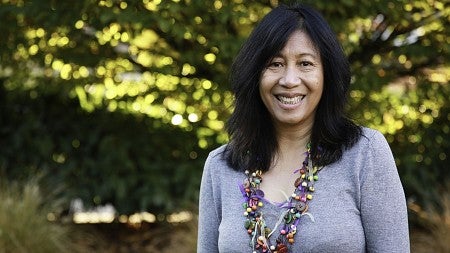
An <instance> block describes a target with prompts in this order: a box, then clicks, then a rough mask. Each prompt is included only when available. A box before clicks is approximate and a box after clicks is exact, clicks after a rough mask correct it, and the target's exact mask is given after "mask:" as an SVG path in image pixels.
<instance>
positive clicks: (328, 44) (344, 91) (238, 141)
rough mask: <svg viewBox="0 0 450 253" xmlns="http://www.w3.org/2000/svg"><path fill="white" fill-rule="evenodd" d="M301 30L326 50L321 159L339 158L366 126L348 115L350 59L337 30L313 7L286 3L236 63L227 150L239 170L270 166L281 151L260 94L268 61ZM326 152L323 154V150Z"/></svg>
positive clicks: (316, 127)
mask: <svg viewBox="0 0 450 253" xmlns="http://www.w3.org/2000/svg"><path fill="white" fill-rule="evenodd" d="M297 30H301V31H304V32H306V33H307V34H308V35H309V37H310V38H311V40H312V41H313V43H314V44H315V46H316V47H317V48H318V49H319V51H320V57H321V60H322V65H323V71H324V88H323V93H322V97H321V99H320V102H319V104H318V107H317V110H316V115H315V120H314V124H313V128H312V132H311V144H312V146H311V152H312V156H313V158H314V162H315V164H317V165H321V166H323V165H327V164H331V163H333V162H336V161H338V160H339V159H340V158H341V157H342V153H343V151H344V149H346V148H350V147H351V146H353V144H354V143H356V141H357V140H358V139H359V138H360V136H361V133H362V130H361V128H360V127H359V126H357V125H356V124H354V123H353V122H352V121H351V120H350V119H349V118H347V117H346V115H345V107H346V105H347V96H348V92H349V85H350V78H351V73H350V65H349V63H348V60H347V58H346V56H345V55H344V52H343V50H342V47H341V45H340V44H339V42H338V40H337V38H336V36H335V34H334V32H333V31H332V30H331V28H330V26H329V25H328V23H327V22H326V21H325V19H324V18H323V17H322V16H321V14H320V13H318V12H317V11H316V10H314V9H312V8H311V7H308V6H305V5H301V4H296V5H292V6H287V5H280V6H278V7H276V8H274V9H273V10H272V11H271V12H269V13H268V14H267V15H266V16H265V17H264V18H263V19H262V20H261V21H260V23H259V24H258V25H257V26H256V27H255V29H254V30H253V31H252V33H251V34H250V36H249V38H248V39H247V41H246V42H245V43H244V45H243V46H242V48H241V50H240V52H239V53H238V55H237V56H236V58H235V60H234V62H233V65H232V66H231V77H230V81H231V85H232V91H233V92H234V96H235V100H234V111H233V113H232V115H231V117H230V119H229V120H228V122H227V131H228V134H229V136H230V141H229V143H228V145H227V147H226V149H225V152H224V156H225V158H226V160H227V163H228V165H229V166H230V167H232V168H233V169H235V170H239V171H241V170H242V171H244V170H250V171H254V170H262V171H267V170H269V168H270V166H271V163H272V160H273V158H274V156H275V154H276V152H277V151H278V142H277V136H276V132H275V128H274V125H273V123H272V119H271V116H270V114H269V112H268V111H267V108H266V107H265V105H264V104H263V102H262V100H261V97H260V94H259V81H260V76H261V73H262V71H263V70H264V68H265V67H266V64H267V62H269V61H270V60H271V59H272V57H274V55H275V54H277V53H278V52H279V51H280V50H281V49H282V48H283V47H284V45H285V44H286V42H287V40H288V39H289V37H290V35H291V34H292V33H293V32H294V31H297ZM319 153H320V155H319Z"/></svg>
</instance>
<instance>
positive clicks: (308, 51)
mask: <svg viewBox="0 0 450 253" xmlns="http://www.w3.org/2000/svg"><path fill="white" fill-rule="evenodd" d="M299 45H301V46H299ZM322 90H323V68H322V61H321V59H320V55H319V52H318V51H317V50H316V48H315V47H314V45H313V43H312V42H311V39H310V38H309V36H308V34H307V33H305V32H302V31H300V30H299V31H295V32H294V33H293V34H292V35H291V37H290V38H289V40H288V41H287V43H286V46H285V47H284V48H283V49H282V50H281V51H280V53H279V54H277V55H276V56H275V57H273V59H272V60H271V61H270V62H269V64H268V66H267V67H266V69H265V70H264V71H263V72H262V76H261V81H260V86H259V91H260V95H261V99H262V101H263V103H264V105H265V106H266V108H267V110H268V111H269V113H270V115H271V116H272V119H273V121H274V124H275V126H276V129H277V131H279V132H282V130H281V129H280V128H285V127H287V128H292V127H295V128H300V129H311V126H312V124H313V122H314V114H315V109H316V107H317V105H318V104H319V100H320V97H321V96H322Z"/></svg>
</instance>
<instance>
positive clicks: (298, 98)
mask: <svg viewBox="0 0 450 253" xmlns="http://www.w3.org/2000/svg"><path fill="white" fill-rule="evenodd" d="M275 97H276V98H277V99H278V101H280V102H281V103H282V104H286V105H295V104H298V103H300V101H302V100H303V99H304V98H305V95H300V96H295V97H286V96H281V95H278V96H275Z"/></svg>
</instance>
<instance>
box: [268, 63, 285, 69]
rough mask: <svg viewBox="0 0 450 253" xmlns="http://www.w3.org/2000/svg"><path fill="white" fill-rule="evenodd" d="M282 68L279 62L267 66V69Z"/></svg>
mask: <svg viewBox="0 0 450 253" xmlns="http://www.w3.org/2000/svg"><path fill="white" fill-rule="evenodd" d="M282 66H283V64H282V63H281V62H271V63H270V64H269V68H279V67H282Z"/></svg>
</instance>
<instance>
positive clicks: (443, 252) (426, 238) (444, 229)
mask: <svg viewBox="0 0 450 253" xmlns="http://www.w3.org/2000/svg"><path fill="white" fill-rule="evenodd" d="M440 205H441V208H439V209H440V211H438V210H436V208H428V209H426V210H425V209H423V208H422V207H420V206H418V205H415V204H414V203H410V204H409V210H410V212H411V216H412V217H411V219H410V220H413V221H414V229H413V230H412V231H411V234H410V237H411V239H410V240H411V252H413V253H428V252H433V253H448V252H450V191H448V192H447V193H445V194H443V196H442V197H441V203H440Z"/></svg>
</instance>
